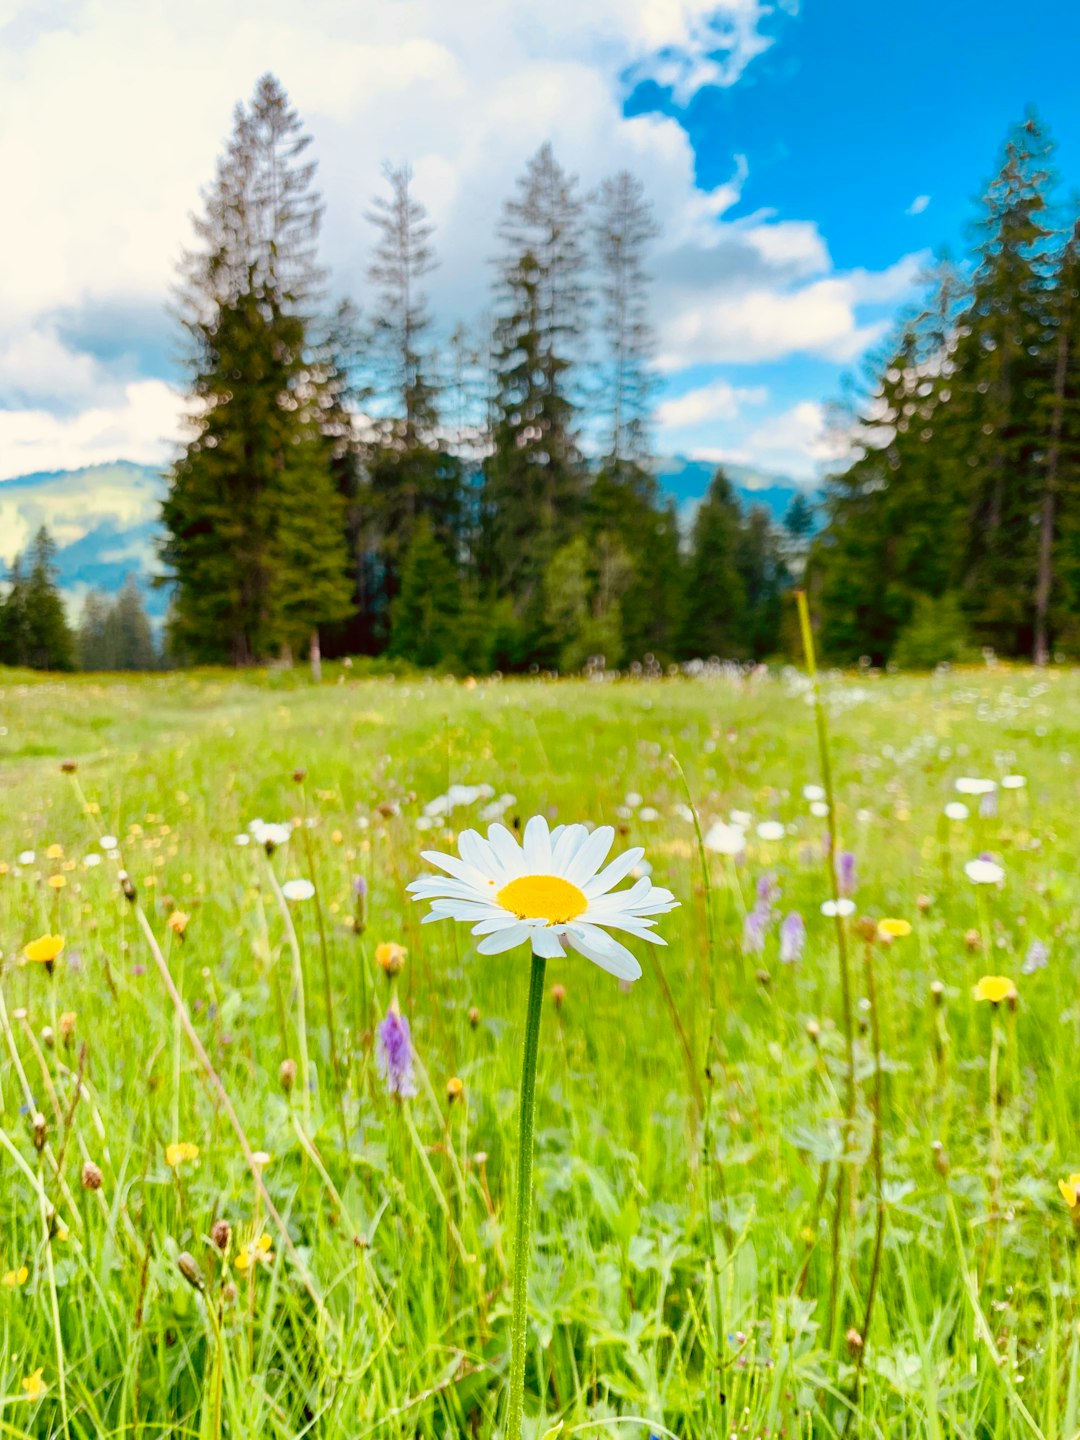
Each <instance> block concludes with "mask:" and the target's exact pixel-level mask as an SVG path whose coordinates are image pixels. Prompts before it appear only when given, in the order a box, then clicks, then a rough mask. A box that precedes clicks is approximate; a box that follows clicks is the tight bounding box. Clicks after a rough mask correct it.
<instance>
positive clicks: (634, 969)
mask: <svg viewBox="0 0 1080 1440" xmlns="http://www.w3.org/2000/svg"><path fill="white" fill-rule="evenodd" d="M614 839H615V831H614V830H613V829H612V827H611V826H610V825H601V826H599V827H598V828H597V829H596V830H593V831H592V832H591V833H590V831H589V830H588V829H587V828H586V827H585V826H584V825H556V826H555V828H554V829H553V830H549V829H548V824H547V821H546V820H545V819H544V817H543V816H542V815H534V816H533V817H532V819H531V820H530V821H529V823H528V824H527V825H526V826H525V833H524V836H523V837H522V843H521V844H520V845H519V844H518V842H517V840H516V839H515V837H514V836H513V835H512V834H511V832H510V831H509V830H507V828H506V826H505V825H499V824H493V825H490V826H489V827H488V832H487V839H486V840H485V839H484V837H483V836H482V835H480V833H479V832H478V831H476V830H463V831H462V832H461V834H460V835H459V836H458V852H459V853H458V855H444V854H442V852H441V851H438V850H425V851H424V852H423V856H424V859H425V860H426V861H427V862H428V863H429V864H430V865H437V866H438V867H439V869H440V870H445V871H446V874H447V875H448V876H449V877H450V878H449V879H447V878H445V877H444V876H442V875H425V876H422V877H421V878H420V879H419V880H414V881H413V882H412V884H411V885H410V886H409V887H408V888H409V890H410V892H411V893H412V897H413V899H414V900H430V902H431V911H430V913H429V914H427V915H425V916H424V921H423V923H424V924H428V923H429V922H430V921H433V920H463V921H466V922H470V921H471V922H474V923H473V927H472V933H473V934H474V935H479V936H482V937H483V938H482V939H481V940H480V943H479V944H478V945H477V947H476V948H477V950H479V951H480V953H481V954H482V955H498V954H500V953H501V952H502V951H504V950H512V949H513V948H514V946H515V945H523V944H524V943H525V942H526V941H528V942H529V943H530V944H531V945H532V950H533V954H534V955H540V956H543V957H545V958H546V959H549V960H554V959H556V958H557V957H559V956H561V955H562V954H563V953H564V950H565V948H566V946H567V945H572V946H573V947H574V949H575V950H578V951H580V952H581V954H582V955H584V956H585V957H586V959H588V960H591V961H593V963H594V964H596V965H599V966H600V968H601V969H602V970H607V971H608V973H609V974H611V975H617V976H618V977H619V979H620V980H636V979H637V978H638V976H639V975H640V974H641V966H640V965H639V964H638V962H637V960H636V959H635V958H634V956H633V955H632V954H631V953H630V951H629V950H628V949H627V948H626V946H625V945H623V944H621V943H620V942H619V941H618V940H616V939H615V938H614V936H612V935H609V934H608V933H607V930H608V929H611V930H624V931H626V932H627V933H628V934H630V935H633V936H635V937H636V938H637V939H638V940H649V941H651V942H652V943H653V944H654V945H663V944H665V943H666V942H665V941H664V940H662V939H661V938H660V936H659V935H657V934H655V933H654V932H653V926H654V925H655V924H656V921H655V920H654V919H652V917H653V916H654V915H662V914H665V913H666V912H667V911H668V910H674V909H675V907H676V905H678V903H679V902H678V901H677V900H676V899H675V897H674V896H673V895H672V893H671V891H670V890H665V889H663V888H662V887H661V886H659V885H654V884H653V883H652V881H651V880H649V878H648V877H647V876H643V877H642V878H641V879H640V880H638V882H637V883H636V884H635V885H632V886H631V887H630V888H629V889H628V890H619V891H613V886H615V885H617V884H618V883H619V881H620V880H623V879H625V878H626V876H628V875H629V874H630V872H631V871H632V870H633V868H634V866H635V865H638V864H640V862H641V860H642V858H643V857H644V854H645V851H644V850H643V849H642V848H641V847H640V846H634V847H633V848H632V849H630V850H626V851H624V853H623V854H622V855H620V856H618V858H617V859H615V860H612V861H611V862H610V864H608V865H606V866H604V868H603V869H602V870H601V869H600V866H601V865H603V863H604V861H605V859H606V858H607V854H608V851H609V850H610V849H611V846H612V842H613V841H614ZM459 856H460V858H459ZM605 927H606V928H605Z"/></svg>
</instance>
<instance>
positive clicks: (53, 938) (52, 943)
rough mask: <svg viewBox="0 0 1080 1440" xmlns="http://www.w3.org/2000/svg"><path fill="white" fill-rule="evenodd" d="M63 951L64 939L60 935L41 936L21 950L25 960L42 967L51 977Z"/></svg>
mask: <svg viewBox="0 0 1080 1440" xmlns="http://www.w3.org/2000/svg"><path fill="white" fill-rule="evenodd" d="M63 949H64V937H63V936H62V935H41V936H39V938H38V939H37V940H31V941H30V943H29V945H27V946H26V948H25V949H24V950H23V954H24V955H25V956H26V958H27V960H32V961H35V962H37V963H38V964H41V965H44V966H45V969H46V970H47V971H48V973H49V974H50V975H51V974H52V971H53V966H54V965H55V964H56V961H57V957H58V956H59V955H60V954H61V953H62V951H63Z"/></svg>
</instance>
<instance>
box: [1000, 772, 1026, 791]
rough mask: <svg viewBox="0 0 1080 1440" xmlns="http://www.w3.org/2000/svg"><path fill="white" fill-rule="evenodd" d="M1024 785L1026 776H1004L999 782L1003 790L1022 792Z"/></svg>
mask: <svg viewBox="0 0 1080 1440" xmlns="http://www.w3.org/2000/svg"><path fill="white" fill-rule="evenodd" d="M1026 784H1027V776H1025V775H1006V776H1005V778H1004V779H1003V780H1002V782H1001V788H1002V789H1003V790H1022V789H1023V788H1024V786H1025V785H1026Z"/></svg>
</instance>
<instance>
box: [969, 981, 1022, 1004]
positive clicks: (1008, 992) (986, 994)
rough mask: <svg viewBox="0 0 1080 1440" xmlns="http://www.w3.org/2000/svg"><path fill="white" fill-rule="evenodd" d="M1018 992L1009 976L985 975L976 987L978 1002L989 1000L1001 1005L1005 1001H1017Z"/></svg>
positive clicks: (991, 1002)
mask: <svg viewBox="0 0 1080 1440" xmlns="http://www.w3.org/2000/svg"><path fill="white" fill-rule="evenodd" d="M1018 993H1019V992H1018V991H1017V989H1016V986H1015V985H1014V984H1013V982H1012V981H1011V980H1010V979H1009V977H1008V976H1007V975H984V976H983V977H982V979H981V980H980V981H979V983H978V984H977V985H976V986H975V999H976V1000H989V1002H990V1004H991V1005H1000V1004H1001V1002H1002V1001H1003V1000H1016V999H1017V998H1018Z"/></svg>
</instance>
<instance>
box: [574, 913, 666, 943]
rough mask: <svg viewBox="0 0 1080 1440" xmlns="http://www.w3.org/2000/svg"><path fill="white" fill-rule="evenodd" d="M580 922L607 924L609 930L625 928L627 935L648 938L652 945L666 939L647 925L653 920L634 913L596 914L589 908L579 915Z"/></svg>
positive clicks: (639, 938) (663, 941)
mask: <svg viewBox="0 0 1080 1440" xmlns="http://www.w3.org/2000/svg"><path fill="white" fill-rule="evenodd" d="M581 923H582V924H586V925H597V926H607V928H608V929H609V930H625V931H626V933H627V934H628V935H633V936H634V938H635V939H637V940H649V941H651V942H652V944H654V945H666V944H667V941H666V940H664V939H663V938H662V937H661V936H660V935H658V934H657V933H656V932H655V931H654V930H651V929H650V928H649V927H650V926H651V925H655V924H656V921H655V920H639V919H638V918H637V916H635V915H596V914H594V913H593V911H591V910H586V912H585V914H584V915H582V917H581Z"/></svg>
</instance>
